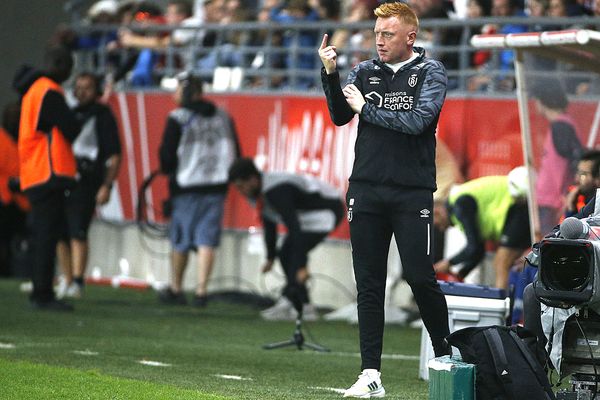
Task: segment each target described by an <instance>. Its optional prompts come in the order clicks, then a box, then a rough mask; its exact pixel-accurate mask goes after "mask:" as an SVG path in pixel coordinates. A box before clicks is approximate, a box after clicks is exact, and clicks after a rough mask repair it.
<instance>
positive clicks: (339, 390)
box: [308, 386, 346, 394]
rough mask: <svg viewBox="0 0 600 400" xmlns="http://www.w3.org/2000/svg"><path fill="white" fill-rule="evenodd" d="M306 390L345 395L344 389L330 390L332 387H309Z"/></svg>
mask: <svg viewBox="0 0 600 400" xmlns="http://www.w3.org/2000/svg"><path fill="white" fill-rule="evenodd" d="M308 389H313V390H326V391H328V392H335V393H339V394H344V393H346V390H345V389H338V388H332V387H321V386H309V387H308Z"/></svg>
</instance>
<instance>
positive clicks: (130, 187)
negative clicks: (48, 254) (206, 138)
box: [108, 92, 596, 239]
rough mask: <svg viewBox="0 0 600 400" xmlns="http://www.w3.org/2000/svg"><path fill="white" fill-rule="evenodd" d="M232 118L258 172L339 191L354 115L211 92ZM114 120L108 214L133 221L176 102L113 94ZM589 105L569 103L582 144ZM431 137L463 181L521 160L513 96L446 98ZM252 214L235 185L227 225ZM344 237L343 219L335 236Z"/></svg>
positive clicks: (293, 99)
mask: <svg viewBox="0 0 600 400" xmlns="http://www.w3.org/2000/svg"><path fill="white" fill-rule="evenodd" d="M210 98H211V100H212V101H214V102H215V103H216V104H217V105H218V106H220V107H223V108H224V109H226V110H228V111H229V113H230V114H231V115H232V116H233V119H234V121H235V124H236V127H237V131H238V134H239V139H240V144H241V148H242V152H243V154H244V156H249V157H253V158H254V159H255V161H256V163H257V165H258V166H259V167H260V168H261V169H263V170H265V171H290V172H297V173H304V174H311V175H314V176H317V177H319V178H321V179H323V180H326V181H328V182H330V183H332V184H333V185H335V186H336V187H338V188H339V189H340V192H341V193H343V192H344V191H345V189H346V187H347V179H348V176H349V174H350V171H351V169H352V161H353V157H354V150H353V148H354V141H355V138H356V126H357V119H356V118H355V120H353V121H352V122H351V123H350V124H348V125H346V126H344V127H336V126H335V125H333V123H332V122H331V121H330V119H329V114H328V112H327V106H326V104H325V100H324V98H320V97H299V96H275V95H263V96H260V95H231V94H227V95H216V94H213V95H211V96H210ZM110 105H111V106H112V109H113V110H114V111H115V114H116V116H117V119H118V121H119V128H120V133H121V141H122V145H123V164H122V169H121V173H120V175H119V179H118V185H117V186H118V192H119V196H118V199H117V201H116V202H113V204H112V208H111V210H109V211H108V214H109V215H110V217H111V218H116V219H122V220H132V219H134V218H135V209H136V204H137V197H138V190H139V187H140V185H141V183H142V181H143V180H144V178H145V177H147V176H148V175H149V174H150V173H151V171H153V170H155V169H157V168H158V148H159V146H160V141H161V137H162V131H163V127H164V124H165V120H166V118H167V115H168V112H169V111H170V110H172V109H173V108H174V107H175V104H174V102H173V100H172V99H171V96H169V95H168V94H161V93H142V92H139V93H128V94H125V93H119V94H117V95H115V96H113V97H112V99H111V101H110ZM595 106H596V105H595V104H592V103H577V104H572V105H571V107H570V111H571V113H572V114H573V115H574V116H575V119H576V120H577V121H578V123H579V124H580V126H579V128H580V132H581V134H582V142H583V143H586V140H587V135H588V132H587V131H586V129H587V128H588V127H589V126H590V125H591V122H592V121H591V120H592V118H593V115H594V111H595ZM530 112H531V115H532V118H531V124H532V132H533V140H534V148H541V141H542V140H543V135H544V133H545V132H546V129H547V122H546V121H544V120H543V118H541V116H540V115H539V114H538V113H537V112H536V110H535V107H533V103H532V106H531V107H530ZM438 140H443V141H444V142H445V143H446V144H447V145H448V147H449V148H450V149H451V150H452V152H453V153H454V155H455V157H456V159H457V161H458V164H459V166H460V167H461V170H462V172H463V174H464V175H465V178H466V179H472V178H476V177H479V176H484V175H498V174H506V173H508V171H510V170H511V169H512V168H514V167H515V166H518V165H521V164H522V163H523V155H522V150H521V134H520V128H519V118H518V110H517V102H516V99H506V100H504V99H480V98H477V99H470V98H449V99H447V100H446V104H445V106H444V109H443V111H442V115H441V117H440V121H439V126H438ZM166 196H167V193H166V185H162V186H158V185H153V186H152V190H151V191H149V192H148V196H147V198H146V199H147V201H148V202H150V203H153V204H160V203H161V201H162V200H163V199H164V198H166ZM256 223H257V219H256V216H255V214H254V211H253V210H252V209H251V208H250V206H249V205H248V204H247V202H246V201H245V200H244V199H243V198H241V197H240V196H239V195H238V194H237V193H235V191H234V190H231V191H230V194H229V198H228V201H227V208H226V214H225V226H226V227H227V228H236V229H245V228H248V227H249V226H253V225H256ZM335 236H336V237H338V238H342V239H345V238H348V226H347V223H345V222H344V223H343V224H342V226H340V227H339V228H338V231H337V232H336V234H335Z"/></svg>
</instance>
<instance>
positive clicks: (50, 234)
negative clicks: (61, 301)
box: [31, 189, 65, 302]
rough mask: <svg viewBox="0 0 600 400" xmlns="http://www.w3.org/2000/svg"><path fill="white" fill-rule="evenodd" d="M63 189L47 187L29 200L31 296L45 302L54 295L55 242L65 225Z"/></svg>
mask: <svg viewBox="0 0 600 400" xmlns="http://www.w3.org/2000/svg"><path fill="white" fill-rule="evenodd" d="M64 202H65V195H64V190H60V189H56V190H53V191H48V193H47V194H46V196H44V197H43V198H40V199H38V198H36V199H35V200H33V199H32V201H31V240H32V247H33V268H32V281H33V292H32V293H31V299H32V300H35V301H39V302H47V301H51V300H53V299H54V289H53V286H52V285H53V280H54V263H55V257H56V243H57V242H58V238H59V236H60V232H61V231H62V229H64Z"/></svg>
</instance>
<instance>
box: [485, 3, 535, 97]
mask: <svg viewBox="0 0 600 400" xmlns="http://www.w3.org/2000/svg"><path fill="white" fill-rule="evenodd" d="M492 16H493V17H523V16H525V15H524V12H523V10H522V9H521V8H519V2H518V0H492ZM495 30H496V32H498V33H499V34H509V33H522V32H526V31H527V27H526V26H523V25H517V24H512V23H511V24H505V25H500V26H498V27H497V28H496V29H495ZM499 58H500V60H499V65H498V69H499V70H500V72H501V73H502V74H501V75H500V76H499V77H498V78H497V79H498V81H497V82H496V86H497V90H504V91H512V90H513V89H514V88H515V79H514V78H513V77H512V76H507V75H508V74H509V73H511V72H512V71H513V68H514V66H513V63H514V62H513V59H514V52H513V51H512V50H502V51H500V54H499Z"/></svg>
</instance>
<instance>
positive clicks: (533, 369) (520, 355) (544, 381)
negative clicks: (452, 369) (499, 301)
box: [447, 326, 555, 400]
mask: <svg viewBox="0 0 600 400" xmlns="http://www.w3.org/2000/svg"><path fill="white" fill-rule="evenodd" d="M447 340H448V342H449V343H450V344H451V345H452V346H454V347H456V348H458V349H459V350H460V354H461V356H462V360H463V361H464V362H467V363H470V364H475V371H476V372H475V389H476V392H477V395H476V398H477V400H522V399H527V400H553V399H555V396H554V393H553V392H552V389H551V388H550V382H549V381H548V377H547V375H546V373H545V371H544V368H543V365H544V364H545V361H546V352H545V350H544V348H543V347H542V346H541V345H540V344H538V342H537V337H536V336H535V335H534V334H533V333H531V332H530V331H528V330H527V329H525V328H522V327H518V326H514V327H506V326H483V327H472V328H464V329H461V330H458V331H456V332H454V333H452V334H450V335H449V336H448V337H447Z"/></svg>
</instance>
